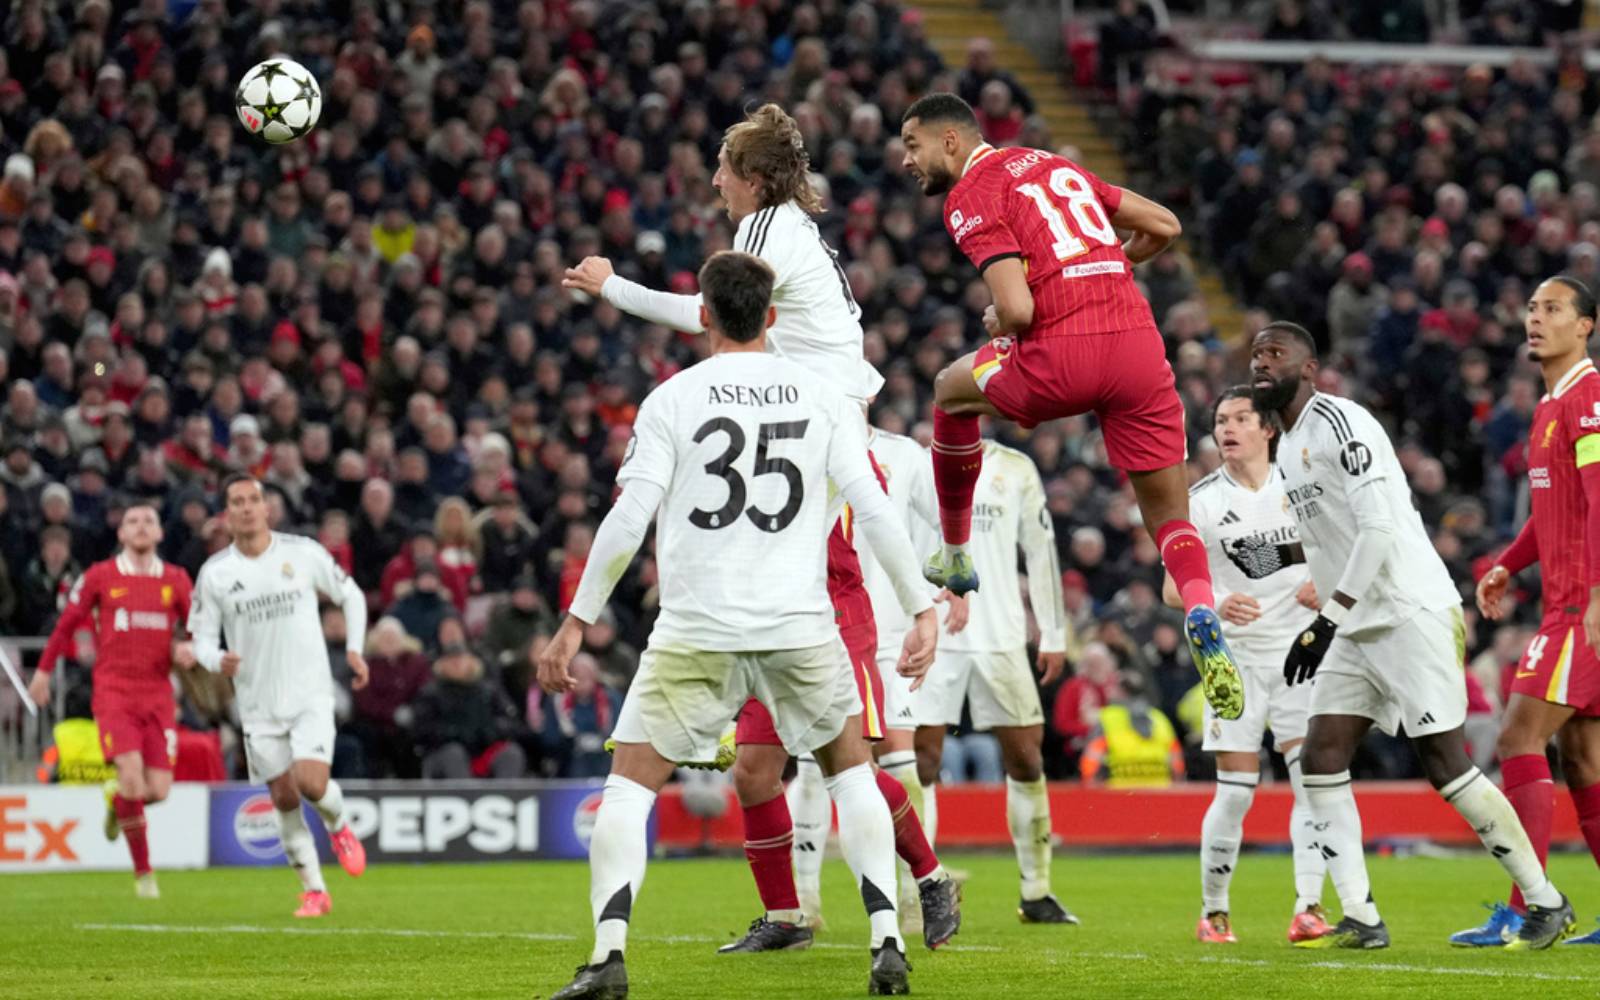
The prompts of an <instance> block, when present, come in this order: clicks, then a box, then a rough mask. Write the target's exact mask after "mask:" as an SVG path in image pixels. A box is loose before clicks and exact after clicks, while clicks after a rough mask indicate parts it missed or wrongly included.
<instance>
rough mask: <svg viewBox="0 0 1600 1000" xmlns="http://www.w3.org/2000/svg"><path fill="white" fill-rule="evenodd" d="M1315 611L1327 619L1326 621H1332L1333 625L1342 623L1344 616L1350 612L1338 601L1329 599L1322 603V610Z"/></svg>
mask: <svg viewBox="0 0 1600 1000" xmlns="http://www.w3.org/2000/svg"><path fill="white" fill-rule="evenodd" d="M1317 613H1318V614H1320V615H1321V616H1322V617H1324V618H1326V619H1328V621H1330V622H1333V624H1334V625H1335V626H1339V625H1342V624H1344V616H1345V615H1347V614H1349V613H1350V609H1349V608H1347V607H1345V606H1344V605H1343V604H1340V603H1339V602H1338V601H1329V602H1328V603H1327V604H1324V605H1323V606H1322V610H1321V611H1319V612H1317Z"/></svg>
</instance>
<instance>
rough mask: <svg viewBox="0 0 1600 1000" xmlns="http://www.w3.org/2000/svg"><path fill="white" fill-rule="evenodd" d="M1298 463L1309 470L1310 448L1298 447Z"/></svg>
mask: <svg viewBox="0 0 1600 1000" xmlns="http://www.w3.org/2000/svg"><path fill="white" fill-rule="evenodd" d="M1300 464H1301V466H1303V467H1304V468H1305V470H1306V471H1307V472H1310V471H1311V449H1310V448H1301V449H1300Z"/></svg>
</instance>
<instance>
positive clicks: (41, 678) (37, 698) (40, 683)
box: [28, 670, 50, 708]
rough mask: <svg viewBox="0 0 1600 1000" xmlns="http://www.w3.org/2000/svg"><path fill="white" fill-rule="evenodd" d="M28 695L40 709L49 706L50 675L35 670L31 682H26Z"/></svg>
mask: <svg viewBox="0 0 1600 1000" xmlns="http://www.w3.org/2000/svg"><path fill="white" fill-rule="evenodd" d="M28 695H29V697H31V698H32V699H33V703H34V704H35V705H38V706H39V707H40V708H43V707H45V706H46V705H48V704H50V675H49V674H47V673H45V672H44V671H43V670H35V671H34V672H33V680H31V681H29V682H28Z"/></svg>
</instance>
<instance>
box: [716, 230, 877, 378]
mask: <svg viewBox="0 0 1600 1000" xmlns="http://www.w3.org/2000/svg"><path fill="white" fill-rule="evenodd" d="M733 249H735V250H743V251H744V252H745V253H751V254H755V255H756V256H757V257H760V258H761V259H762V260H764V261H766V262H767V265H768V266H769V267H771V268H772V271H773V274H774V275H776V276H777V280H776V281H775V282H774V283H773V286H772V305H773V307H774V308H775V309H777V310H778V320H777V322H776V323H774V324H773V325H772V329H771V330H769V331H767V348H768V350H770V351H771V352H772V353H773V354H776V355H778V356H779V357H783V358H788V359H789V360H791V361H794V362H796V363H798V364H801V365H804V366H805V367H806V368H809V369H810V370H811V371H813V372H816V373H817V374H818V375H819V376H821V377H822V378H824V379H827V380H828V382H829V383H830V384H831V385H833V386H835V387H836V388H837V389H838V390H839V391H840V392H842V393H844V394H845V395H846V396H850V397H852V398H854V399H858V400H866V399H867V398H869V397H871V396H873V395H875V394H876V393H877V391H878V389H880V388H881V387H882V386H883V376H882V375H880V374H878V371H877V369H875V368H873V367H872V365H870V364H869V363H868V362H867V360H866V359H865V358H864V357H862V343H861V342H862V333H861V307H860V306H858V305H856V300H855V296H854V295H853V294H852V293H851V291H850V282H849V281H848V280H847V279H846V278H845V273H844V268H843V267H841V266H840V264H839V261H838V257H837V255H836V254H835V253H834V251H833V248H832V247H830V246H828V242H827V240H825V239H823V238H822V233H821V232H820V231H819V230H818V229H817V224H816V222H814V221H813V220H812V218H811V216H810V215H808V214H807V213H806V211H805V209H803V208H801V207H800V206H799V205H797V204H795V203H794V202H792V201H788V202H784V203H783V204H781V205H774V206H772V207H771V208H763V209H761V210H760V211H759V212H753V213H751V214H750V215H747V216H745V217H744V218H743V219H741V220H740V221H739V230H738V232H737V233H735V234H734V237H733Z"/></svg>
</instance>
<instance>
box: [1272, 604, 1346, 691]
mask: <svg viewBox="0 0 1600 1000" xmlns="http://www.w3.org/2000/svg"><path fill="white" fill-rule="evenodd" d="M1338 630H1339V626H1337V625H1335V624H1334V623H1333V622H1331V621H1329V620H1328V618H1327V617H1326V616H1324V615H1318V616H1317V620H1316V621H1314V622H1312V623H1311V627H1310V628H1308V629H1306V630H1305V631H1304V632H1301V633H1300V635H1299V636H1298V637H1296V639H1295V640H1294V645H1293V646H1290V647H1289V656H1288V658H1287V659H1285V660H1284V661H1283V680H1284V683H1285V684H1288V685H1289V686H1290V687H1293V686H1294V685H1296V684H1302V683H1304V682H1306V681H1309V680H1310V679H1311V678H1313V677H1315V676H1317V668H1318V667H1319V666H1321V665H1322V658H1323V657H1324V656H1326V655H1328V646H1329V645H1330V644H1331V643H1332V642H1333V633H1335V632H1337V631H1338Z"/></svg>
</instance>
